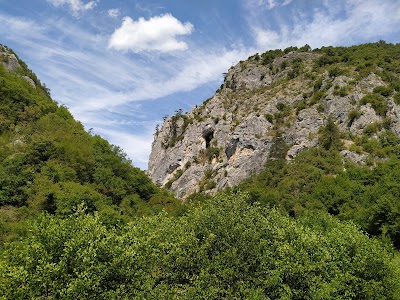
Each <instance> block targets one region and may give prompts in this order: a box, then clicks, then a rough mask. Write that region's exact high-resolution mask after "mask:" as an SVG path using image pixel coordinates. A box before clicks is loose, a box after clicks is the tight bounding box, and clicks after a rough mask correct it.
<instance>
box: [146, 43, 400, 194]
mask: <svg viewBox="0 0 400 300" xmlns="http://www.w3.org/2000/svg"><path fill="white" fill-rule="evenodd" d="M308 50H309V49H306V51H289V52H286V53H283V54H282V55H280V56H277V57H274V58H273V59H269V60H267V59H265V57H264V58H263V57H262V56H261V57H260V55H258V54H256V55H255V56H253V57H250V58H249V59H248V60H247V61H242V62H240V63H239V64H237V65H236V66H233V67H231V68H230V69H229V71H228V73H226V74H225V79H224V83H223V85H222V86H221V88H220V89H219V90H218V91H217V92H216V94H215V95H214V96H213V97H211V98H210V99H208V100H207V101H205V102H204V103H203V104H202V105H201V106H196V107H194V108H193V109H192V110H191V111H189V112H187V113H185V114H183V113H180V112H178V113H177V114H176V115H174V116H171V117H169V118H167V119H166V120H165V121H164V123H163V125H162V126H161V128H159V129H157V131H156V133H155V139H154V142H153V144H152V151H151V155H150V159H149V165H148V171H147V172H148V175H149V176H150V177H151V178H152V179H153V181H154V182H156V183H157V184H158V185H159V186H164V187H166V188H168V189H170V190H171V191H173V192H174V193H175V195H176V196H177V197H179V198H182V199H184V198H186V197H187V196H188V195H190V194H192V193H195V192H206V193H215V192H216V191H218V190H221V189H225V188H227V187H232V186H235V185H237V184H239V183H240V182H241V181H242V180H244V179H246V178H248V177H249V176H251V175H252V174H255V173H258V172H260V171H261V170H262V169H263V168H264V166H265V164H266V163H268V161H269V160H273V159H277V158H285V159H286V160H291V159H293V158H294V157H296V156H297V155H298V154H299V153H300V152H301V151H303V150H304V149H306V148H310V147H315V146H317V145H318V137H319V132H320V128H321V126H324V124H326V122H327V120H328V119H333V120H334V121H335V124H336V125H337V127H338V128H339V130H340V132H341V133H342V138H343V145H344V147H343V150H342V155H343V159H344V160H350V161H352V162H354V163H357V164H361V163H365V160H366V157H367V154H366V153H365V152H364V151H363V150H362V149H361V150H360V149H356V148H357V147H355V146H354V142H353V140H354V137H356V136H360V135H362V134H363V133H364V132H365V130H366V128H367V127H368V126H371V125H372V124H383V123H384V122H387V120H391V122H387V124H388V125H387V126H390V128H391V129H392V130H393V132H395V133H396V134H397V135H398V136H399V134H400V122H399V114H400V106H399V105H397V104H396V103H395V102H394V101H393V97H392V96H389V97H386V98H385V103H386V110H385V111H384V112H383V113H382V111H378V109H377V108H376V107H374V102H371V101H368V99H367V100H365V99H366V96H368V95H370V94H371V93H373V91H374V90H375V89H376V88H377V87H385V86H387V85H388V84H387V83H386V82H384V81H383V80H382V79H381V77H380V76H378V75H376V74H374V73H370V74H366V75H363V76H360V75H359V73H358V72H357V71H356V70H354V69H352V68H349V69H346V70H345V72H337V71H332V70H334V69H332V67H330V68H331V69H330V70H328V69H324V68H317V67H316V65H317V63H318V61H319V60H320V58H321V56H322V54H321V53H318V52H314V51H308Z"/></svg>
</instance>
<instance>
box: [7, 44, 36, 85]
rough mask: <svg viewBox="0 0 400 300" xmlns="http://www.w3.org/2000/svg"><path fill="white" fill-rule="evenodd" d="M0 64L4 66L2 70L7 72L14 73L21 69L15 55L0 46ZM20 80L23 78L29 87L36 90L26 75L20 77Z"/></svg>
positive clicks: (33, 83)
mask: <svg viewBox="0 0 400 300" xmlns="http://www.w3.org/2000/svg"><path fill="white" fill-rule="evenodd" d="M0 63H1V64H2V65H3V66H4V68H5V69H6V70H7V71H8V72H15V71H17V70H18V69H20V68H21V65H20V64H19V61H18V58H17V57H16V56H15V54H14V53H12V52H11V51H10V50H8V49H7V48H6V47H4V46H3V45H1V44H0ZM22 78H24V79H25V80H26V81H27V82H28V83H29V84H30V85H32V86H33V87H35V88H36V84H35V82H34V81H33V80H32V78H30V77H28V76H26V75H24V76H22Z"/></svg>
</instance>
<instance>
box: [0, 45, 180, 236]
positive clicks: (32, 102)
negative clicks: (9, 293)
mask: <svg viewBox="0 0 400 300" xmlns="http://www.w3.org/2000/svg"><path fill="white" fill-rule="evenodd" d="M0 62H1V63H0V242H1V241H2V240H3V239H4V238H5V236H7V235H12V231H13V228H12V227H13V224H14V223H18V222H19V221H20V220H24V219H26V218H28V217H30V216H35V215H37V214H38V213H39V212H41V211H47V212H49V213H52V214H57V215H60V216H66V215H69V214H71V213H73V212H74V211H75V210H76V209H77V207H78V206H79V205H81V204H83V205H84V206H86V207H87V211H88V212H93V211H99V212H100V215H101V216H102V218H103V219H104V221H105V222H108V223H110V224H113V223H118V222H122V221H124V220H127V219H129V218H131V217H133V216H136V215H142V214H151V213H152V212H154V211H159V210H160V209H161V208H166V209H167V210H170V211H174V210H175V209H176V208H177V207H178V206H179V205H178V206H177V204H176V200H175V199H174V198H173V197H172V196H171V195H169V194H168V193H166V192H165V191H161V190H160V189H158V188H157V187H156V186H155V185H154V184H153V183H152V182H151V180H150V179H149V178H148V177H147V176H146V174H145V173H144V172H143V171H141V170H139V169H138V168H135V167H133V166H132V165H131V162H130V161H129V160H128V159H127V158H126V156H125V154H124V153H123V152H122V150H121V149H119V148H118V147H116V146H113V145H110V144H109V143H108V142H107V141H106V140H104V139H102V138H101V137H100V136H97V135H91V134H89V133H87V132H86V131H85V130H84V128H83V126H82V124H81V123H79V122H77V121H75V120H74V118H73V117H72V115H71V114H70V113H69V111H68V110H67V108H65V107H63V106H58V105H57V104H56V103H55V102H54V101H53V100H52V99H51V97H50V93H49V90H48V89H47V88H46V87H45V86H44V85H42V84H41V83H40V81H39V80H38V79H37V77H36V76H35V74H34V73H33V72H32V71H30V70H29V69H28V68H27V66H26V64H25V63H23V62H22V61H21V60H20V59H19V58H18V56H17V55H16V54H15V53H14V52H12V51H11V50H10V49H8V48H6V47H5V46H1V45H0Z"/></svg>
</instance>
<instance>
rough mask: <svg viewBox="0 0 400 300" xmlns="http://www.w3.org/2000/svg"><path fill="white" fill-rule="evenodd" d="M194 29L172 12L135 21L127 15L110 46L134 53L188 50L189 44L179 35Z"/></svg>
mask: <svg viewBox="0 0 400 300" xmlns="http://www.w3.org/2000/svg"><path fill="white" fill-rule="evenodd" d="M192 31H193V25H192V24H191V23H189V22H187V23H182V22H181V21H179V20H178V19H176V18H175V17H173V16H172V15H171V14H165V15H161V16H156V17H153V18H150V19H149V20H145V19H144V18H139V20H137V21H134V20H133V19H131V18H130V17H125V18H124V20H123V22H122V25H121V27H119V28H117V29H116V30H115V31H114V33H113V34H112V35H111V38H110V40H109V44H108V47H109V48H113V49H116V50H122V51H128V50H130V51H132V52H134V53H139V52H144V51H156V52H170V51H176V50H186V49H187V48H188V45H187V44H186V43H185V42H183V41H178V40H177V38H176V37H177V36H179V35H188V34H191V33H192Z"/></svg>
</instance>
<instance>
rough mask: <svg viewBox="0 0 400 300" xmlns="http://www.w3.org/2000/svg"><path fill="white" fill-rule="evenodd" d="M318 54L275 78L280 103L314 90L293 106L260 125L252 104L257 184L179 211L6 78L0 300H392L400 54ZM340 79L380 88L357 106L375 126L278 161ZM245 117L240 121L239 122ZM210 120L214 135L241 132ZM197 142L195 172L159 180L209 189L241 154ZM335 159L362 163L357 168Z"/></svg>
mask: <svg viewBox="0 0 400 300" xmlns="http://www.w3.org/2000/svg"><path fill="white" fill-rule="evenodd" d="M293 51H295V52H293ZM309 52H310V48H309V47H307V46H305V47H302V48H300V49H297V48H295V47H291V48H288V49H286V50H274V51H268V52H266V53H265V54H261V55H255V56H254V57H252V58H250V60H249V61H250V62H252V63H253V62H255V63H256V64H257V65H261V66H267V67H268V68H269V67H270V66H271V65H272V69H271V72H273V73H276V74H277V72H278V71H277V70H276V67H277V64H276V63H277V61H279V59H280V58H283V56H285V55H288V54H290V53H292V54H293V53H295V54H296V53H297V54H298V53H309ZM313 53H314V54H315V55H317V56H315V57H314V56H313V61H314V64H312V65H308V63H305V61H301V60H298V59H297V60H296V59H295V58H296V57H295V56H293V57H294V58H293V60H294V61H292V62H286V64H287V65H286V66H285V65H284V61H281V62H280V64H279V68H280V70H282V69H284V70H285V71H284V72H283V73H279V74H280V75H279V76H282V74H284V77H282V78H281V79H279V83H278V84H276V86H275V87H279V88H281V87H282V86H283V85H285V84H287V83H288V82H289V81H290V80H300V78H302V80H303V79H304V78H308V79H307V80H309V81H308V83H307V84H304V86H307V91H305V92H304V95H303V96H302V97H301V99H297V100H298V101H295V102H293V103H291V104H290V105H289V104H286V103H283V102H282V101H281V102H277V103H273V108H274V113H273V114H270V115H265V116H264V115H263V114H261V113H260V112H261V108H260V107H261V102H260V103H258V104H257V103H253V104H254V107H258V108H260V111H258V113H260V116H257V118H261V119H263V120H264V119H265V120H267V122H268V123H263V122H261V123H260V124H268V126H270V127H271V128H272V130H273V132H274V133H275V135H274V136H273V137H270V139H269V141H273V145H272V147H271V149H269V151H270V153H271V155H270V157H269V160H268V161H267V163H266V164H265V169H264V170H263V171H261V172H260V173H259V174H258V175H255V176H252V177H251V178H248V179H247V180H245V181H244V182H242V183H241V184H240V185H239V186H237V187H233V188H230V190H228V191H225V192H220V193H219V194H217V195H216V196H213V197H211V196H210V195H209V194H203V193H200V194H197V195H195V196H193V197H192V198H189V199H188V203H186V204H185V205H183V204H180V203H179V202H177V200H176V199H175V198H174V197H172V196H171V195H170V194H169V193H168V192H166V191H165V190H160V189H159V188H158V187H156V186H155V185H154V184H153V183H152V182H151V180H150V179H149V178H148V177H147V176H146V175H145V173H144V172H142V171H141V170H139V169H137V168H135V167H132V166H131V163H130V161H129V160H128V159H127V158H126V156H125V155H124V153H123V152H122V150H121V149H119V148H118V147H115V146H113V145H110V144H109V143H108V142H107V141H105V140H104V139H102V138H101V137H99V136H97V135H92V134H90V133H87V132H85V130H84V128H83V126H82V125H81V124H80V123H79V122H77V121H75V120H74V119H73V118H72V116H71V114H70V113H69V112H68V110H67V109H66V108H65V107H63V106H58V105H57V104H56V103H55V102H54V101H52V100H51V98H50V95H49V90H48V89H47V88H45V87H43V86H41V84H40V82H39V81H38V80H37V79H34V78H36V77H33V76H30V75H29V74H31V72H30V71H29V70H28V69H27V67H26V65H25V67H24V65H22V64H21V65H22V67H21V69H19V71H16V72H9V71H7V70H5V69H4V68H3V66H2V65H1V64H0V239H1V240H0V299H36V298H38V299H42V298H48V299H77V298H79V299H224V298H225V299H400V283H399V281H398V278H399V277H400V257H399V254H398V249H399V248H400V244H399V240H400V235H399V232H400V213H399V212H400V201H399V197H400V184H399V183H398V182H397V181H398V180H397V179H398V178H400V174H399V172H400V171H399V170H400V147H399V145H400V143H399V142H400V139H399V136H398V132H397V131H396V128H397V127H396V126H394V124H395V123H396V122H397V121H396V120H395V119H394V117H393V116H392V115H389V114H388V112H389V111H393V110H392V109H393V105H394V103H395V104H396V103H397V102H396V101H397V100H396V99H397V98H398V95H399V84H398V82H399V77H398V74H399V73H400V69H399V66H400V64H399V57H400V55H399V46H398V45H390V44H386V43H384V42H378V43H374V44H367V45H361V46H357V47H349V48H345V47H337V48H334V47H325V48H322V49H317V50H313ZM314 54H313V55H314ZM316 57H317V58H316ZM289 63H290V64H289ZM243 64H246V62H244V63H243ZM282 64H283V65H282ZM311 68H312V69H313V70H314V71H312V69H311ZM356 68H358V69H356ZM307 70H308V71H307ZM308 72H311V73H308ZM312 72H316V73H315V74H319V75H318V76H314V77H313V76H312ZM352 72H354V73H352ZM346 73H351V74H352V76H353V77H354V76H356V75H357V76H359V77H360V78H362V77H363V78H366V77H365V76H367V77H368V76H370V75H371V74H377V75H376V76H379V78H381V79H380V80H381V81H379V80H376V81H375V82H374V83H381V82H384V84H383V85H382V84H380V85H379V86H378V87H376V86H374V87H373V88H371V87H368V88H365V89H369V90H368V91H365V93H360V99H359V100H360V101H359V102H357V103H355V104H354V105H355V106H354V107H356V108H357V107H361V106H363V105H364V106H365V105H367V106H368V107H372V109H373V110H374V111H375V112H376V115H377V116H378V118H379V122H373V123H371V124H369V125H368V126H366V127H365V128H363V129H362V130H361V131H360V132H358V133H357V134H352V133H351V132H344V131H343V128H347V127H348V128H351V126H352V124H355V123H357V120H359V118H361V117H362V115H361V113H360V110H357V109H351V110H349V114H348V115H346V116H345V117H344V118H343V122H342V123H340V124H339V122H338V121H337V120H336V119H335V116H332V117H330V118H327V119H326V120H324V122H323V126H319V127H316V130H315V132H313V133H312V134H310V137H309V138H310V139H315V141H316V144H315V145H316V147H313V148H311V149H308V150H307V149H306V150H304V149H302V150H303V151H301V152H300V153H299V154H297V155H296V156H295V157H293V158H292V159H291V160H290V161H288V160H286V159H285V158H287V153H288V151H287V150H288V148H289V147H290V146H292V145H287V144H286V142H285V139H284V134H283V132H284V130H285V128H286V126H287V125H288V124H289V123H290V120H293V118H294V117H295V116H296V115H297V114H299V113H300V112H301V111H302V110H304V109H307V108H310V107H312V108H315V109H316V110H317V108H318V107H320V106H321V105H323V103H324V102H323V101H324V98H325V97H326V95H327V91H328V90H329V91H330V92H329V93H330V94H332V95H334V94H336V96H337V97H338V98H335V99H336V100H337V99H341V98H340V97H345V95H346V93H348V92H349V91H351V90H352V89H354V86H352V85H351V82H348V81H346V82H347V83H348V84H344V85H343V84H342V85H340V86H339V85H338V87H337V88H336V87H335V85H334V83H335V82H336V81H334V78H339V77H340V76H342V75H340V74H346ZM306 74H308V75H306ZM315 74H314V75H315ZM322 74H325V75H326V76H327V77H323V76H325V75H322ZM267 75H268V76H270V75H272V73H271V74H265V76H267ZM23 76H30V77H29V78H32V79H33V81H34V85H32V84H31V83H30V82H29V81H28V80H26V78H24V77H23ZM319 76H321V77H319ZM357 78H358V77H357ZM374 78H375V77H374ZM354 79H356V78H355V77H354ZM261 80H264V78H262V79H261ZM346 80H347V79H346ZM357 80H358V79H357ZM293 82H295V81H293ZM227 84H228V82H225V85H227ZM329 85H331V86H329ZM229 86H231V87H232V88H233V87H234V88H235V89H236V92H237V94H236V95H234V93H233V92H232V91H233V90H232V89H231V88H229V89H230V91H229V95H232V99H236V98H234V97H238V98H240V97H242V96H243V95H248V94H249V90H245V89H244V90H242V89H241V88H240V87H239V86H235V83H234V82H230V83H229ZM224 88H227V87H223V89H224ZM273 88H274V87H271V89H273ZM227 89H228V88H227ZM259 92H260V93H263V92H262V91H261V90H258V91H256V90H253V91H252V93H259ZM271 93H272V91H271ZM262 95H264V96H265V95H266V94H262ZM341 95H342V96H341ZM361 95H362V96H361ZM289 96H290V95H289ZM289 96H288V97H289ZM252 97H253V96H251V95H250V96H249V97H248V98H243V99H240V101H241V102H240V103H242V104H243V103H246V100H249V99H253V100H254V99H255V98H252ZM396 97H397V98H396ZM232 99H231V100H232ZM257 99H258V98H257ZM260 99H261V98H260ZM260 99H258V100H257V101H261V100H260ZM263 99H264V101H266V102H267V100H268V101H270V100H271V99H267V100H265V99H266V98H263ZM236 100H237V99H236ZM240 103H239V102H238V103H237V105H240ZM397 104H398V103H397ZM243 105H244V104H243ZM358 105H359V106H358ZM244 107H246V109H243V110H242V111H241V110H240V109H237V112H238V115H239V113H249V111H248V110H250V108H249V106H244ZM205 109H206V108H205V106H204V107H201V108H199V111H200V110H205ZM319 109H320V108H319ZM256 113H257V111H256ZM212 117H213V118H214V119H213V124H217V123H219V122H221V123H222V122H233V123H234V122H235V120H234V119H230V117H226V116H225V119H224V116H212ZM200 119H201V117H199V120H200ZM199 120H197V119H190V118H189V117H187V116H185V117H184V115H183V114H182V113H181V112H180V111H178V114H177V115H176V116H175V117H174V118H173V119H172V123H171V124H172V125H173V127H171V128H172V129H173V130H172V131H171V130H170V131H168V132H169V133H172V135H171V136H170V137H173V138H172V139H166V137H165V136H162V137H161V138H162V141H163V142H164V148H163V149H164V150H165V151H168V149H169V150H171V149H172V148H173V147H175V145H177V144H179V143H181V142H182V140H184V139H185V137H184V135H185V133H186V132H187V131H188V130H189V129H190V126H192V125H193V123H196V122H200V121H199ZM169 122H171V121H169ZM233 123H232V124H231V125H232V126H233V127H235V126H238V124H237V125H234V124H233ZM257 124H259V123H257ZM348 124H350V126H348ZM169 129H170V128H169ZM244 130H245V129H244ZM160 134H161V133H160ZM201 134H202V137H203V138H204V143H205V145H206V149H205V151H203V152H202V153H203V156H204V157H202V156H199V157H197V158H196V160H193V161H189V162H185V163H184V168H183V169H181V168H179V167H177V168H175V169H174V168H169V169H170V170H172V173H171V174H172V175H171V176H172V178H174V181H173V182H171V183H170V184H171V185H172V184H175V183H176V182H179V180H180V179H181V177H182V174H184V172H187V170H189V169H190V167H191V165H193V164H199V163H203V164H204V165H206V167H207V169H206V172H204V176H203V177H202V181H201V182H200V183H201V185H202V186H203V187H204V190H207V189H208V188H215V187H216V186H217V183H218V182H216V181H217V180H218V177H216V176H215V170H213V169H212V168H210V165H211V164H212V163H214V164H218V163H220V162H219V161H218V159H221V157H220V156H221V155H224V153H225V155H228V154H229V158H230V157H232V156H234V153H235V151H236V149H238V148H239V147H240V144H238V143H236V140H234V141H233V143H231V144H230V145H229V147H228V148H229V149H228V150H229V151H223V150H221V149H219V148H218V145H216V141H215V138H216V137H217V136H218V135H217V131H215V130H214V131H212V130H211V129H208V130H205V131H202V132H201ZM262 138H263V136H261V134H260V136H259V137H258V138H257V137H256V138H255V139H256V140H259V139H262ZM207 145H208V147H207ZM171 147H172V148H171ZM170 148H171V149H170ZM164 150H163V151H164ZM217 150H218V151H217ZM245 150H246V151H247V152H246V153H250V152H251V151H252V149H251V148H250V147H248V148H246V149H245ZM253 150H254V149H253ZM343 151H348V152H343ZM227 153H228V154H227ZM344 153H352V155H353V154H354V153H355V154H357V155H359V157H364V158H365V159H364V161H361V162H360V161H355V162H352V161H351V160H349V159H346V157H345V156H344ZM166 167H167V168H168V167H169V166H166ZM173 167H174V166H173ZM225 176H226V175H225ZM205 198H208V199H205ZM396 248H397V250H396Z"/></svg>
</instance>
